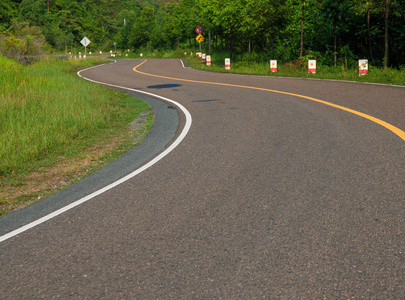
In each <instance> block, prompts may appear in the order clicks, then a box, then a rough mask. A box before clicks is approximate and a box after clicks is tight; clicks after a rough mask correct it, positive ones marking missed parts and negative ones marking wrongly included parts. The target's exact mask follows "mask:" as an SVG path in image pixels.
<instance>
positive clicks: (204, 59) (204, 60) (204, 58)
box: [202, 53, 207, 64]
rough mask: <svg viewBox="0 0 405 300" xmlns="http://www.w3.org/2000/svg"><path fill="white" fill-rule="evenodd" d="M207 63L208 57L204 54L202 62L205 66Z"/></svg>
mask: <svg viewBox="0 0 405 300" xmlns="http://www.w3.org/2000/svg"><path fill="white" fill-rule="evenodd" d="M206 61H207V60H206V55H205V53H203V54H202V62H203V64H205V62H206Z"/></svg>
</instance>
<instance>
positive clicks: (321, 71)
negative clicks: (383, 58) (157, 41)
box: [184, 54, 405, 86]
mask: <svg viewBox="0 0 405 300" xmlns="http://www.w3.org/2000/svg"><path fill="white" fill-rule="evenodd" d="M225 56H226V55H224V54H219V55H218V56H216V55H215V54H213V55H211V60H212V64H211V66H207V65H206V64H203V63H201V59H200V58H198V57H196V56H195V55H193V56H191V55H189V54H187V55H186V56H184V59H185V60H186V61H187V63H188V64H189V65H190V66H191V67H192V68H194V69H198V70H206V71H210V72H220V73H232V74H247V75H260V76H278V77H299V78H317V79H333V80H348V81H358V82H371V83H380V84H392V85H402V86H405V69H401V70H396V69H390V68H388V69H381V68H377V67H373V66H370V67H369V72H368V74H367V75H365V76H359V73H358V69H355V68H351V69H347V68H344V67H343V66H340V67H336V68H334V67H330V66H325V65H319V64H317V69H316V74H312V73H308V69H307V62H306V61H294V62H287V63H282V62H280V61H278V62H277V64H278V68H277V72H275V73H273V72H271V71H270V62H266V63H259V62H254V61H252V62H241V61H236V62H233V61H232V60H231V70H225Z"/></svg>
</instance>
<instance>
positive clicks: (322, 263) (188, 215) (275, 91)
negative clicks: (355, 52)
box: [0, 60, 405, 299]
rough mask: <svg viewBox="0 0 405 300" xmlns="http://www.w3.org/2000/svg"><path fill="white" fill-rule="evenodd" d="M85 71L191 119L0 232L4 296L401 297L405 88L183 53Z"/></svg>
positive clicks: (404, 289) (404, 280)
mask: <svg viewBox="0 0 405 300" xmlns="http://www.w3.org/2000/svg"><path fill="white" fill-rule="evenodd" d="M82 75H83V76H84V77H87V78H90V79H92V80H95V81H99V82H105V83H109V84H113V85H118V86H121V87H128V88H133V89H137V90H140V91H143V92H150V93H153V94H157V95H160V96H163V97H166V98H168V99H172V100H175V101H176V102H178V103H180V104H181V105H182V106H184V108H185V109H186V110H187V111H188V112H190V114H191V117H192V125H191V128H190V130H189V131H188V133H187V135H186V136H185V138H184V140H182V142H181V143H180V144H179V145H177V147H176V148H175V149H174V150H173V151H172V152H170V153H169V154H168V155H167V156H166V157H164V158H163V159H162V160H160V161H158V162H157V163H155V164H154V165H152V166H151V167H149V168H148V169H146V170H145V171H143V172H142V173H140V174H138V175H137V176H135V177H133V178H130V179H128V180H127V181H125V182H123V183H121V184H120V185H117V186H115V187H113V188H111V189H109V190H107V191H105V192H104V193H101V194H100V195H97V196H95V197H93V198H92V199H90V200H88V201H87V202H85V203H83V204H81V205H80V206H77V207H74V208H72V209H70V210H69V211H67V212H65V213H63V214H61V215H58V216H56V217H54V218H52V219H50V220H48V221H47V222H44V223H42V224H39V225H38V226H36V227H33V228H32V229H30V230H27V231H25V232H22V233H20V234H18V235H16V236H14V237H11V238H9V239H7V240H5V241H3V242H2V243H0V265H1V269H0V282H1V284H0V298H1V299H25V298H46V299H50V298H73V299H84V298H90V299H100V298H105V299H118V298H123V299H323V298H325V299H347V298H355V299H358V298H362V297H363V298H366V299H403V298H405V135H404V131H405V117H404V116H405V88H401V87H392V86H382V85H367V84H358V83H347V82H334V81H318V80H303V79H291V78H290V79H287V78H268V77H255V76H237V75H229V74H212V73H208V72H201V71H195V70H190V69H187V68H184V67H183V66H182V63H181V62H180V61H179V60H148V61H144V60H120V61H118V62H117V63H115V64H109V65H104V66H101V67H98V68H94V69H90V70H87V71H84V72H82ZM152 75H153V76H152ZM219 83H221V84H219ZM319 101H322V102H319ZM167 105H168V106H172V105H174V104H172V103H168V104H167ZM178 112H179V120H180V123H179V124H180V125H179V128H178V130H177V134H178V135H179V134H181V133H182V132H184V131H182V130H183V129H184V126H185V124H187V118H186V117H185V115H184V113H183V112H182V110H180V109H179V110H178ZM89 192H91V191H89Z"/></svg>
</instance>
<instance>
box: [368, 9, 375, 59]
mask: <svg viewBox="0 0 405 300" xmlns="http://www.w3.org/2000/svg"><path fill="white" fill-rule="evenodd" d="M367 30H368V48H369V51H370V58H371V61H372V63H373V65H375V61H374V56H373V48H372V40H371V29H370V6H367Z"/></svg>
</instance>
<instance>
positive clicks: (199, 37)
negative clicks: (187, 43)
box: [195, 34, 204, 43]
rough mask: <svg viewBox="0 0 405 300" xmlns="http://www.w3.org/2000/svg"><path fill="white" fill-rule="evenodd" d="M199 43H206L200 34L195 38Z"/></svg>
mask: <svg viewBox="0 0 405 300" xmlns="http://www.w3.org/2000/svg"><path fill="white" fill-rule="evenodd" d="M195 39H196V40H197V41H198V42H199V43H202V42H203V41H204V37H203V36H202V35H201V34H199V35H198V36H197V37H196V38H195Z"/></svg>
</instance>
